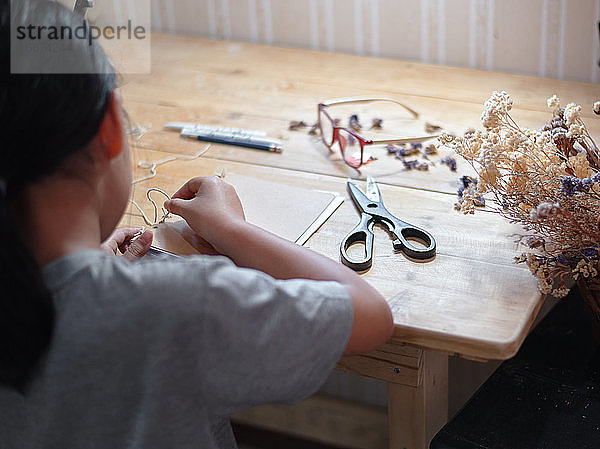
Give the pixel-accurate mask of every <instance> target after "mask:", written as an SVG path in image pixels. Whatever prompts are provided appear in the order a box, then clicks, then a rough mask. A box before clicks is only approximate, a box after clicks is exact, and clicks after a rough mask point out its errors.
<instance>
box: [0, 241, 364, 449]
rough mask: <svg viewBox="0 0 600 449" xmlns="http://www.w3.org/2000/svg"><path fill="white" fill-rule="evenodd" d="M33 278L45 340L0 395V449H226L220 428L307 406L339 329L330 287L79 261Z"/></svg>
mask: <svg viewBox="0 0 600 449" xmlns="http://www.w3.org/2000/svg"><path fill="white" fill-rule="evenodd" d="M43 274H44V278H45V280H46V283H47V285H48V286H49V288H50V290H51V291H52V292H53V295H54V298H55V307H56V324H55V329H54V335H53V338H52V342H51V345H50V348H49V350H48V352H47V354H46V355H45V357H44V359H43V360H42V362H41V363H40V366H39V368H38V370H37V371H36V374H35V377H34V379H33V381H32V382H31V384H30V385H29V387H28V389H27V391H26V392H25V394H21V393H19V392H17V391H16V390H13V389H10V388H7V387H4V386H0V435H1V437H0V448H1V449H5V448H6V449H8V448H10V449H14V448H24V449H29V448H36V449H37V448H47V449H51V448H60V449H69V448H78V449H84V448H103V449H104V448H178V449H183V448H204V449H208V448H235V447H236V444H235V441H234V438H233V434H232V431H231V426H230V423H229V418H228V416H229V415H230V414H231V413H234V412H237V411H239V410H242V409H245V408H248V407H251V406H253V405H257V404H263V403H274V402H279V403H282V402H283V403H293V402H297V401H299V400H301V399H303V398H305V397H307V396H309V395H310V394H312V393H314V392H315V391H316V390H317V389H318V388H319V387H320V386H321V384H322V383H323V382H324V381H325V379H326V377H327V376H328V374H329V373H330V372H331V370H332V369H333V368H334V366H335V364H336V362H337V360H338V359H339V357H340V356H341V355H342V352H343V350H344V348H345V346H346V343H347V340H348V338H349V336H350V332H351V328H352V321H353V309H352V303H351V300H350V297H349V295H348V293H347V292H346V290H345V289H344V288H343V287H342V286H341V285H340V284H338V283H336V282H324V281H311V280H303V279H302V280H299V279H295V280H276V279H273V278H272V277H270V276H268V275H266V274H264V273H261V272H259V271H256V270H251V269H243V268H238V267H236V266H235V265H234V264H233V263H232V262H231V261H230V260H229V259H227V258H226V257H223V256H192V257H186V258H180V259H174V258H158V259H154V260H144V259H142V260H140V261H136V262H127V261H126V260H124V259H123V258H120V257H116V256H111V255H108V254H105V253H103V252H101V251H97V250H87V251H79V252H76V253H72V254H69V255H67V256H65V257H62V258H61V259H59V260H56V261H54V262H52V263H51V264H49V265H47V266H46V267H44V269H43ZM15 300H17V298H15Z"/></svg>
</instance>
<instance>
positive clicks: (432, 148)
mask: <svg viewBox="0 0 600 449" xmlns="http://www.w3.org/2000/svg"><path fill="white" fill-rule="evenodd" d="M437 152H438V150H437V147H436V146H435V145H434V144H433V143H430V144H429V145H427V146H426V147H425V150H424V151H423V153H424V155H425V156H430V155H432V154H437Z"/></svg>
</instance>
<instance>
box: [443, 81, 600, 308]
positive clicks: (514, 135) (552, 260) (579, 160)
mask: <svg viewBox="0 0 600 449" xmlns="http://www.w3.org/2000/svg"><path fill="white" fill-rule="evenodd" d="M512 106H513V101H512V99H511V98H510V96H509V95H508V94H507V93H506V92H504V91H502V92H494V93H493V94H492V96H491V97H490V98H489V99H488V100H487V101H486V102H485V104H484V110H483V113H482V114H481V121H482V123H483V129H480V130H470V131H469V132H467V133H465V135H464V136H463V137H456V136H454V135H451V134H446V133H443V134H442V135H441V136H440V138H439V139H440V142H441V143H442V144H444V145H446V146H449V147H451V148H453V149H454V150H455V151H456V152H457V153H458V154H459V155H460V156H462V157H463V158H464V159H465V160H467V161H468V162H469V163H470V164H471V165H472V166H473V168H474V169H475V171H476V172H477V174H478V179H477V180H475V181H474V182H472V183H471V184H468V185H467V184H465V185H464V187H463V188H462V191H461V190H460V189H459V201H458V203H457V204H456V208H457V209H458V210H460V211H462V212H464V213H467V214H468V213H473V212H474V210H475V209H476V206H477V201H476V200H477V198H483V195H484V194H485V195H487V196H488V197H491V198H492V199H493V201H492V202H491V203H492V204H489V203H490V202H489V201H488V205H487V207H486V210H489V211H493V212H495V213H498V214H500V215H502V216H503V217H505V218H507V219H508V220H509V221H510V222H511V223H517V224H520V225H521V226H522V228H523V230H524V233H523V235H520V236H519V242H520V243H522V244H524V245H525V246H526V247H527V248H528V250H527V253H525V254H523V255H521V256H520V257H518V258H516V260H515V261H516V262H517V263H526V264H527V266H528V267H529V269H530V271H531V272H532V273H533V274H534V275H535V276H536V277H537V278H538V281H539V285H540V289H541V291H542V292H544V293H552V294H554V295H556V296H559V297H562V296H564V295H566V294H567V292H568V290H569V287H570V285H571V284H572V283H573V280H577V279H582V278H584V279H585V282H586V283H587V284H588V285H590V286H591V287H592V288H593V289H596V290H597V289H598V288H600V277H599V276H598V270H599V268H598V250H599V249H600V219H599V217H600V152H599V150H598V147H597V145H596V144H595V142H594V140H593V139H592V137H591V136H590V133H589V132H588V129H587V128H586V126H585V123H584V122H583V121H582V119H581V112H582V107H581V106H580V105H577V104H575V103H569V104H567V106H565V107H564V108H561V106H560V100H559V98H558V97H557V96H556V95H553V96H552V97H551V98H549V99H548V100H547V106H548V107H549V108H550V109H552V111H553V116H552V119H551V121H550V122H549V123H548V124H546V125H545V126H544V127H543V128H542V129H541V130H539V131H536V130H531V129H527V128H521V127H519V125H518V124H517V123H516V122H515V121H514V120H513V119H512V117H511V116H510V114H509V112H510V110H511V109H512ZM593 110H594V112H596V111H598V112H600V102H596V103H595V104H594V107H593ZM598 112H597V113H598ZM592 284H593V285H592Z"/></svg>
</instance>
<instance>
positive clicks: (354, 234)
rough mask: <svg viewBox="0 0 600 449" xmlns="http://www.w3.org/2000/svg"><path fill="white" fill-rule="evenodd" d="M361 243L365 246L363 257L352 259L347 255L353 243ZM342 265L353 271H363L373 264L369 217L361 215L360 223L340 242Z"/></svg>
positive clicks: (371, 232) (371, 233)
mask: <svg viewBox="0 0 600 449" xmlns="http://www.w3.org/2000/svg"><path fill="white" fill-rule="evenodd" d="M357 242H361V243H364V245H365V256H364V257H362V258H359V259H352V258H351V257H350V256H349V255H348V252H347V251H348V248H350V245H352V244H353V243H357ZM340 253H341V254H342V263H343V264H344V265H346V266H347V267H349V268H352V269H353V270H354V271H364V270H367V269H368V268H370V267H371V265H372V264H373V231H372V230H371V216H370V215H367V214H361V216H360V223H359V224H358V225H357V226H356V227H355V228H354V229H353V230H352V231H350V233H349V234H348V235H347V236H346V237H345V238H344V240H342V243H341V245H340Z"/></svg>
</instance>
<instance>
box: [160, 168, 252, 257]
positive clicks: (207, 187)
mask: <svg viewBox="0 0 600 449" xmlns="http://www.w3.org/2000/svg"><path fill="white" fill-rule="evenodd" d="M165 208H166V209H167V210H168V211H169V212H171V213H173V214H176V215H179V216H181V217H183V218H184V219H185V221H187V223H188V225H189V226H190V227H191V228H192V229H193V230H194V232H196V234H198V235H199V236H200V237H201V238H203V239H204V240H206V241H207V242H208V243H210V244H211V245H212V246H213V247H214V248H216V249H217V250H218V249H219V247H220V246H221V243H222V242H223V241H224V240H226V239H227V238H228V232H227V229H229V228H230V227H231V226H235V225H236V224H238V223H239V224H242V223H245V220H246V219H245V216H244V209H243V208H242V203H240V199H239V198H238V196H237V193H236V192H235V189H234V188H233V186H232V185H231V184H228V183H226V182H225V181H223V180H222V179H221V178H219V177H217V176H211V177H207V178H193V179H190V180H189V181H188V182H187V183H186V184H185V185H184V186H183V187H181V188H180V189H179V190H178V191H177V192H175V194H174V195H173V197H172V198H171V199H170V200H168V201H165Z"/></svg>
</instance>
